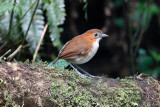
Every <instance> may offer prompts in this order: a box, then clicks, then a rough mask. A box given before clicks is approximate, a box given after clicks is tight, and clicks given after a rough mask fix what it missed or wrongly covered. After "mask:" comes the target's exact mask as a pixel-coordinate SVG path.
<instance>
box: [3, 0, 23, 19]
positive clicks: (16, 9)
mask: <svg viewBox="0 0 160 107" xmlns="http://www.w3.org/2000/svg"><path fill="white" fill-rule="evenodd" d="M7 1H8V0H6V1H5V2H2V1H0V16H1V15H4V14H5V13H6V12H9V13H11V11H12V9H13V8H14V10H13V11H14V12H15V13H18V14H19V15H22V8H21V6H20V5H19V4H15V5H14V4H13V3H12V2H7Z"/></svg>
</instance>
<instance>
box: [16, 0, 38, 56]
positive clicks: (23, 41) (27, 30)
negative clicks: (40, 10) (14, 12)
mask: <svg viewBox="0 0 160 107" xmlns="http://www.w3.org/2000/svg"><path fill="white" fill-rule="evenodd" d="M36 1H37V4H36V7H35V9H34V11H33V13H32V16H31V20H30V22H29V25H28V28H27V31H26V34H25V36H24V38H23V41H22V44H21V45H22V46H23V44H24V41H25V40H26V37H27V35H28V31H29V29H30V27H31V24H32V21H33V18H34V14H35V12H36V9H37V7H38V4H39V0H36ZM20 55H21V51H20V53H19V54H18V59H19V57H20Z"/></svg>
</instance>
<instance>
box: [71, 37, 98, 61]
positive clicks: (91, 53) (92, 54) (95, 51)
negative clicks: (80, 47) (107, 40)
mask: <svg viewBox="0 0 160 107" xmlns="http://www.w3.org/2000/svg"><path fill="white" fill-rule="evenodd" d="M99 40H100V39H98V40H97V41H96V42H95V43H93V48H92V50H91V52H89V53H88V56H87V57H86V58H83V57H81V58H76V59H75V60H74V61H72V62H71V63H73V64H84V63H86V62H88V61H89V60H90V59H92V58H93V56H94V55H95V54H96V53H97V50H98V48H99Z"/></svg>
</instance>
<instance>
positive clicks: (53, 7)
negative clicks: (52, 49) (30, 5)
mask: <svg viewBox="0 0 160 107" xmlns="http://www.w3.org/2000/svg"><path fill="white" fill-rule="evenodd" d="M64 7H65V5H64V0H51V3H50V4H49V3H48V2H47V1H44V6H43V9H44V10H47V14H46V15H47V19H48V24H49V31H50V33H51V34H50V38H51V40H52V41H55V42H53V44H54V46H56V47H58V49H60V48H61V47H62V44H61V41H60V32H62V31H63V29H62V28H59V27H58V26H59V25H61V24H63V23H64V20H65V15H66V14H65V9H64Z"/></svg>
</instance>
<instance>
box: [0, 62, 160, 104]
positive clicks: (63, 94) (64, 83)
mask: <svg viewBox="0 0 160 107" xmlns="http://www.w3.org/2000/svg"><path fill="white" fill-rule="evenodd" d="M0 87H1V89H0V106H11V107H12V106H15V107H18V106H23V107H37V106H43V107H54V106H55V107H57V106H60V107H92V106H93V107H139V106H148V107H151V106H158V105H160V84H159V82H158V81H157V80H155V79H153V78H152V77H149V76H146V75H143V74H140V75H138V76H136V77H135V78H132V77H126V78H123V79H119V78H117V79H111V78H107V77H105V76H103V77H100V78H82V77H81V76H79V75H78V74H77V73H76V72H75V71H72V70H71V71H69V70H67V69H65V70H60V69H58V68H55V67H49V66H48V64H47V63H45V62H42V61H38V62H37V63H34V64H32V65H31V64H29V63H28V62H25V63H20V62H12V63H11V62H7V63H6V62H3V63H0Z"/></svg>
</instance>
